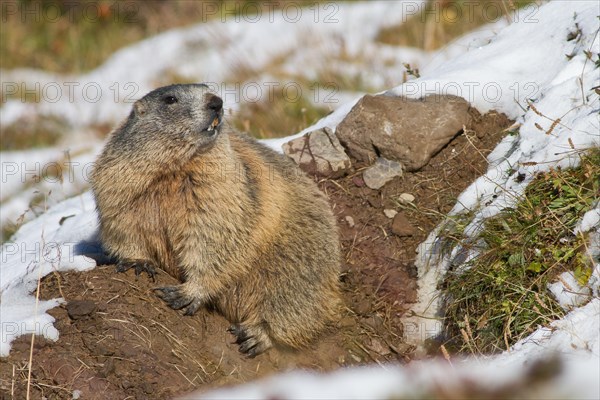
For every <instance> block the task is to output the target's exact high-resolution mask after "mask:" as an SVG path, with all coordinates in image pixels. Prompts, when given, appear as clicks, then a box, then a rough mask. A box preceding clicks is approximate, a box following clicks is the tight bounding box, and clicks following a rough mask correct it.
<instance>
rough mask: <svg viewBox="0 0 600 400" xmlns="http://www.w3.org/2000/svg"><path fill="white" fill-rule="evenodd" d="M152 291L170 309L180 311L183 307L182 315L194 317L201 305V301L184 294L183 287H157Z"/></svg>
mask: <svg viewBox="0 0 600 400" xmlns="http://www.w3.org/2000/svg"><path fill="white" fill-rule="evenodd" d="M154 290H155V291H156V295H157V296H158V297H160V298H161V299H163V300H164V301H165V303H167V305H168V306H169V307H171V308H172V309H174V310H181V309H182V308H184V307H185V312H184V315H194V314H195V313H196V311H198V310H199V309H200V307H202V305H203V302H202V300H200V299H198V298H196V297H192V296H189V295H187V294H185V290H184V287H183V285H177V286H165V287H159V288H155V289H154Z"/></svg>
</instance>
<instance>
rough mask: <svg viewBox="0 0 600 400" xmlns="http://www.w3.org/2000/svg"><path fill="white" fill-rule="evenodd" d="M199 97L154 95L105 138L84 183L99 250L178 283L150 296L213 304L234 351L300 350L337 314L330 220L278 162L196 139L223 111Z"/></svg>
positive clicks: (222, 132) (247, 148)
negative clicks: (89, 190)
mask: <svg viewBox="0 0 600 400" xmlns="http://www.w3.org/2000/svg"><path fill="white" fill-rule="evenodd" d="M205 92H206V89H205V87H203V86H202V85H174V86H169V87H166V88H161V89H157V90H155V91H154V92H151V93H150V94H148V95H147V96H146V97H144V98H143V99H141V100H139V101H138V102H137V103H136V104H135V106H134V110H133V111H132V113H131V115H130V116H129V118H128V120H127V121H125V122H124V123H123V124H122V125H121V126H120V127H119V128H117V129H116V130H115V131H114V132H113V134H112V136H111V138H110V139H109V142H108V144H107V145H106V147H105V149H104V151H103V153H102V154H101V155H100V157H99V159H98V161H97V166H96V168H95V170H94V174H93V190H94V194H95V197H96V201H97V208H98V212H99V216H100V231H101V237H102V242H103V245H104V247H105V248H106V249H107V250H108V252H109V253H110V254H111V255H113V256H114V257H116V258H117V259H118V260H121V261H122V262H124V263H127V262H130V263H131V265H134V264H136V265H139V264H140V263H147V264H148V265H156V266H158V267H160V268H162V269H163V270H165V271H166V272H167V273H169V274H171V275H173V276H176V277H179V278H181V279H182V280H183V281H184V283H183V284H181V285H179V286H176V287H170V288H162V289H159V292H160V293H159V295H160V296H161V297H162V298H163V299H164V300H165V301H167V303H168V304H169V305H170V306H171V307H173V308H177V309H179V308H184V307H186V308H187V311H186V314H193V313H194V312H195V311H196V310H197V309H198V308H199V307H201V306H205V305H213V306H215V307H216V308H217V309H218V310H219V311H220V312H221V313H222V314H223V315H224V316H225V317H226V318H227V319H228V320H229V321H230V322H232V324H233V326H232V328H231V331H232V332H233V333H234V334H235V335H236V336H237V338H238V343H239V344H240V350H241V351H242V352H245V353H247V354H249V355H250V356H254V355H256V354H259V353H261V352H263V351H265V350H266V349H268V348H269V347H271V346H272V344H273V342H274V343H278V344H281V345H284V346H290V347H294V348H297V347H301V346H304V345H306V344H307V343H309V341H310V340H312V339H313V338H314V337H315V335H316V334H317V333H318V332H319V331H320V330H322V329H323V328H324V327H325V326H326V324H327V323H328V322H329V321H331V320H333V319H334V318H335V316H336V314H337V312H338V311H339V310H338V306H339V295H338V274H339V263H340V254H339V241H338V234H337V228H336V224H335V220H334V217H333V214H332V212H331V210H330V207H329V204H328V202H327V199H326V197H325V196H324V195H323V194H322V193H321V192H320V191H319V190H318V188H317V187H316V185H315V183H314V182H313V181H312V180H310V179H309V178H307V177H306V176H304V175H303V174H302V173H301V172H300V171H299V169H298V168H297V167H296V166H295V165H294V164H293V163H292V162H291V161H290V160H288V159H287V158H285V157H284V156H282V155H280V154H277V153H275V152H274V151H272V150H270V149H268V148H267V147H265V146H263V145H261V144H259V143H258V142H256V141H255V140H253V139H251V138H249V137H247V136H245V135H242V134H239V133H236V132H233V131H231V130H230V129H228V128H227V127H226V126H224V125H223V124H220V125H219V127H218V128H217V130H216V132H214V133H213V132H208V131H206V129H205V128H206V127H208V126H209V125H210V123H211V121H213V119H214V117H215V116H221V115H222V111H221V110H220V108H219V110H216V111H215V107H213V109H208V108H207V107H208V105H207V104H211V103H210V101H211V99H213V100H212V101H213V102H214V101H215V100H214V98H215V97H216V96H213V95H210V94H207V93H205ZM168 95H174V96H176V97H177V100H178V101H177V103H175V105H173V104H171V105H169V104H166V103H165V100H164V99H165V98H166V97H165V96H168ZM203 129H204V130H203ZM211 133H212V136H211Z"/></svg>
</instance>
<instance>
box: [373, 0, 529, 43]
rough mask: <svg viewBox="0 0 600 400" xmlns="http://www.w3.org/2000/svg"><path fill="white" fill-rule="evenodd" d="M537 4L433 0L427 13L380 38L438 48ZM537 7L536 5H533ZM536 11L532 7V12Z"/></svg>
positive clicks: (506, 0)
mask: <svg viewBox="0 0 600 400" xmlns="http://www.w3.org/2000/svg"><path fill="white" fill-rule="evenodd" d="M531 3H534V1H531V0H524V1H513V0H479V1H471V2H469V1H460V0H431V1H429V2H428V3H427V5H426V6H425V9H424V11H423V12H421V13H418V14H416V15H414V16H413V17H411V18H409V19H408V20H407V21H406V22H404V23H402V24H401V25H396V26H391V27H387V28H384V29H382V30H381V31H380V32H379V34H378V36H377V40H379V41H380V42H382V43H386V44H391V45H395V46H409V47H418V48H421V49H424V50H428V51H430V50H435V49H439V48H441V47H443V46H444V45H446V44H448V43H449V42H451V41H452V40H454V39H456V38H458V37H460V36H462V35H464V34H465V33H468V32H470V31H472V30H473V29H475V28H478V27H480V26H482V25H485V24H487V23H492V22H495V21H497V20H499V19H501V18H509V19H510V17H509V16H508V15H509V14H510V13H512V12H513V11H514V10H516V9H519V8H523V7H526V6H528V5H529V4H531ZM530 7H534V6H530ZM534 11H535V10H534V9H533V8H532V9H531V12H532V13H533V12H534ZM525 13H527V12H525Z"/></svg>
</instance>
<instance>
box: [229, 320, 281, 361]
mask: <svg viewBox="0 0 600 400" xmlns="http://www.w3.org/2000/svg"><path fill="white" fill-rule="evenodd" d="M227 332H229V333H231V334H232V335H234V336H235V337H236V340H235V343H236V344H239V345H240V353H244V354H245V355H247V356H248V357H250V358H254V357H256V356H257V355H259V354H261V353H264V352H265V351H267V350H268V349H270V348H271V347H272V346H273V344H272V342H271V339H270V338H269V336H268V335H267V333H266V332H265V331H264V330H263V329H262V328H256V327H250V328H246V327H244V326H242V325H240V324H235V325H231V326H230V327H229V329H227Z"/></svg>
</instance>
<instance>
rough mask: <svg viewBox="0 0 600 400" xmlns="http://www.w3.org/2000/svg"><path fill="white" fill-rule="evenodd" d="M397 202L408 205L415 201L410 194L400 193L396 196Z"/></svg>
mask: <svg viewBox="0 0 600 400" xmlns="http://www.w3.org/2000/svg"><path fill="white" fill-rule="evenodd" d="M398 200H399V201H400V203H402V204H409V203H412V202H413V201H415V196H413V195H412V194H410V193H402V194H401V195H400V196H398Z"/></svg>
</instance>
